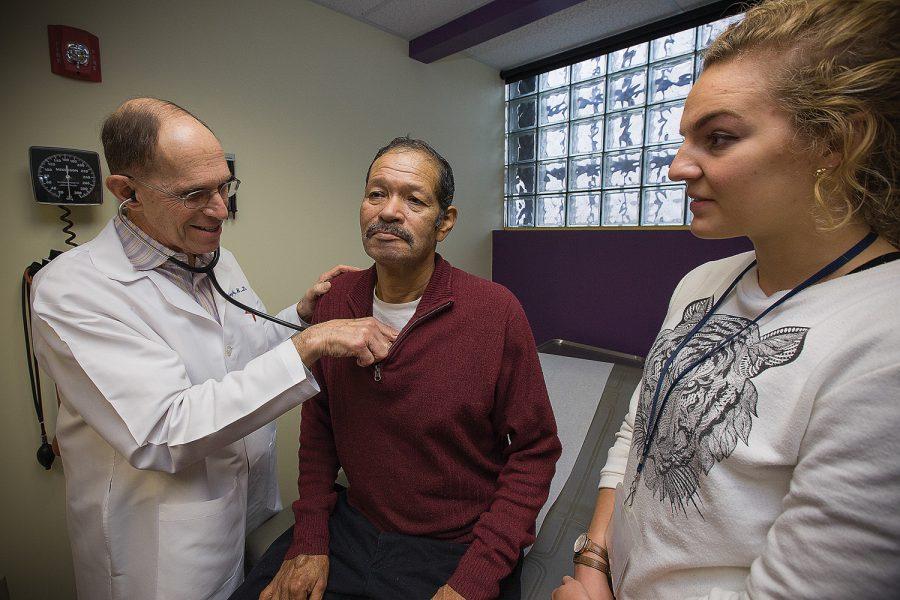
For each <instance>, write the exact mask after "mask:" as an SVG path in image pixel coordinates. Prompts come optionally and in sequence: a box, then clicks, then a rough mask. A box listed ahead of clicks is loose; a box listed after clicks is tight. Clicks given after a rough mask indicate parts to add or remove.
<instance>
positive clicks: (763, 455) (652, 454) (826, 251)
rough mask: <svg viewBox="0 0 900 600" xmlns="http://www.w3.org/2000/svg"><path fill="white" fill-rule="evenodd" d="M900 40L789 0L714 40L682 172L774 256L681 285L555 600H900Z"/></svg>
mask: <svg viewBox="0 0 900 600" xmlns="http://www.w3.org/2000/svg"><path fill="white" fill-rule="evenodd" d="M898 31H900V5H898V3H897V2H896V1H892V0H885V1H878V0H869V1H857V0H809V1H799V0H772V1H766V2H763V3H762V4H761V5H759V6H757V7H755V8H753V9H751V10H750V11H748V12H747V14H746V17H745V18H744V20H743V21H742V22H741V23H739V24H737V25H734V26H732V27H731V28H729V29H728V30H727V31H726V32H725V33H723V34H722V35H721V36H720V37H719V39H717V40H716V41H715V42H714V43H713V45H712V46H711V47H710V48H709V50H708V52H707V54H706V56H705V67H704V71H703V74H702V75H701V76H700V77H699V79H698V80H697V82H696V84H695V85H694V87H693V89H692V91H691V93H690V96H689V97H688V99H687V103H686V106H685V110H684V116H683V118H682V121H681V127H682V131H683V134H684V138H685V139H684V143H683V145H682V147H681V149H680V150H679V151H678V155H677V157H676V158H675V160H674V162H673V163H672V166H671V169H670V170H669V176H670V177H671V178H672V179H675V180H682V181H684V182H686V184H687V194H688V196H690V198H691V205H690V208H691V211H692V213H693V222H692V224H691V230H692V232H693V233H694V234H695V235H697V236H699V237H702V238H727V237H734V236H742V235H743V236H747V237H749V238H750V240H751V241H752V242H753V245H754V249H755V251H753V252H749V253H746V254H742V255H738V256H734V257H731V258H727V259H724V260H720V261H716V262H712V263H708V264H705V265H703V266H701V267H699V268H697V269H695V270H694V271H693V272H691V273H689V274H688V275H687V276H686V277H685V278H684V279H683V280H682V281H681V283H680V284H679V285H678V287H677V288H676V290H675V292H674V294H673V296H672V300H671V302H670V305H669V311H668V314H667V316H666V319H665V321H664V323H663V326H662V331H661V332H660V334H659V336H658V337H657V339H656V342H655V343H654V345H653V348H652V349H651V351H650V353H649V355H648V358H647V363H646V367H645V370H644V378H643V381H642V383H641V385H640V386H639V388H638V390H637V391H636V393H635V396H634V398H633V400H632V405H631V408H630V411H629V414H628V417H627V418H626V420H625V422H624V423H623V425H622V427H621V429H620V431H619V434H618V436H617V441H616V443H615V445H614V447H613V448H612V449H611V450H610V453H609V458H608V461H607V464H606V466H605V468H604V471H603V475H602V479H601V481H600V488H601V489H600V493H599V497H598V500H597V506H596V509H595V512H594V517H593V520H592V522H591V525H590V529H589V530H588V531H587V532H585V533H586V536H584V537H582V538H580V543H579V544H577V546H578V548H579V550H580V551H579V552H578V553H576V555H575V559H576V565H575V573H574V574H575V579H572V578H569V577H567V578H566V579H565V580H564V581H563V585H562V586H561V587H560V588H558V589H557V590H556V591H555V592H554V594H553V599H554V600H570V599H574V598H577V599H579V600H583V599H591V600H601V599H607V598H610V597H612V595H613V594H615V597H616V598H619V599H620V600H622V599H628V598H635V599H642V600H643V599H657V598H659V599H666V600H668V599H675V598H709V599H736V598H792V599H795V598H816V599H822V598H854V599H862V598H896V597H897V594H898V593H900V592H898V590H900V513H898V511H900V261H898V260H896V259H897V258H898V256H900V253H898V252H897V246H898V244H900V203H898V196H897V177H896V168H897V164H898V154H900V152H898V144H897V124H898V110H900V92H898V89H900V84H898V71H900V58H898V36H897V32H898ZM607 549H608V555H609V556H608V559H607V556H606V554H607ZM606 570H611V584H612V585H611V587H612V589H611V587H610V585H609V584H608V581H607V577H606V575H605V574H604V573H603V571H606Z"/></svg>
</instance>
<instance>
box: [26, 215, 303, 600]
mask: <svg viewBox="0 0 900 600" xmlns="http://www.w3.org/2000/svg"><path fill="white" fill-rule="evenodd" d="M215 273H216V277H217V278H218V280H219V282H220V283H221V285H222V288H223V289H224V290H226V291H227V292H229V293H230V294H231V295H233V296H234V297H235V298H236V299H238V300H240V301H242V302H243V303H244V304H248V305H251V306H254V307H258V308H260V309H263V308H264V307H263V305H262V302H260V300H259V298H257V296H256V294H254V293H253V290H251V289H250V284H249V283H248V282H247V279H246V277H245V276H244V273H243V272H242V271H241V269H240V267H239V266H238V264H237V262H236V261H235V260H234V257H233V256H232V254H231V253H230V252H228V251H226V250H222V253H221V259H220V261H219V264H218V266H217V267H216V269H215ZM32 298H33V314H34V320H33V330H34V338H35V341H34V343H35V351H36V354H37V357H38V361H39V363H40V365H41V366H42V368H43V369H44V370H46V371H47V372H48V373H49V374H50V375H51V377H53V379H54V381H55V382H56V383H57V385H58V387H59V393H60V399H61V402H62V404H61V406H60V409H59V416H58V418H57V439H58V440H59V444H60V448H61V452H62V461H63V467H64V470H65V474H66V498H67V516H68V525H69V534H70V537H71V542H72V553H73V557H74V564H75V578H76V585H77V588H78V596H79V598H81V599H82V600H107V599H108V600H120V599H121V600H125V599H127V600H145V599H147V600H149V599H156V600H170V599H171V600H202V599H207V598H209V599H216V600H218V599H225V598H227V597H228V596H229V595H230V594H231V592H232V591H233V590H234V589H235V588H236V587H237V586H238V585H239V584H240V583H241V581H242V579H243V556H244V538H245V532H246V529H247V527H248V526H250V527H253V526H255V525H257V524H259V522H261V521H262V520H264V518H266V517H267V516H268V515H270V514H273V513H274V512H276V511H277V510H279V509H280V507H281V505H280V501H279V494H278V485H277V480H276V477H275V454H274V444H275V425H274V423H272V421H273V420H274V419H275V418H276V417H278V416H279V415H281V414H283V413H284V412H286V411H288V410H289V409H291V408H293V407H295V406H297V405H298V404H300V403H301V402H302V401H303V400H304V399H306V398H309V397H310V396H312V395H314V394H315V393H316V392H318V386H317V385H316V382H315V380H314V379H313V378H312V377H311V375H309V373H308V372H307V371H306V369H305V368H304V367H303V364H302V363H301V361H300V359H299V356H298V355H297V352H296V350H295V349H294V347H293V344H292V343H291V342H290V340H288V337H289V336H290V334H291V333H293V332H292V331H290V330H288V329H287V328H284V327H280V326H276V325H272V324H271V323H270V322H269V321H264V320H263V319H255V318H253V317H252V316H251V315H249V314H248V313H246V312H244V311H243V310H241V309H239V308H237V307H235V306H234V305H232V304H229V303H227V302H225V301H224V300H223V299H222V298H220V297H219V296H218V295H217V296H216V302H217V307H218V311H219V315H220V317H221V321H222V323H221V325H220V324H219V323H218V322H216V321H215V319H213V318H212V317H210V315H209V314H208V313H207V312H206V311H204V310H203V308H202V307H201V306H200V305H199V304H198V303H197V302H196V301H195V300H194V299H193V298H192V297H191V296H190V295H189V294H187V293H186V292H184V291H183V290H181V289H180V288H179V287H178V286H177V285H175V284H174V283H172V282H170V281H169V280H167V279H166V278H165V277H163V276H162V275H160V274H159V273H156V272H154V271H137V270H135V269H134V268H133V267H132V265H131V263H130V262H129V261H128V258H127V257H126V255H125V252H124V250H123V249H122V245H121V243H120V241H119V237H118V235H117V234H116V231H115V228H114V226H113V223H112V222H110V223H109V224H108V225H107V226H106V228H104V230H103V231H102V232H101V233H100V235H98V236H97V237H96V238H95V239H94V240H92V241H90V242H88V243H86V244H84V245H82V246H79V247H78V248H75V249H72V250H69V251H68V252H66V253H65V254H63V255H62V256H60V257H58V258H56V259H55V260H54V261H53V262H52V263H51V264H50V265H48V266H47V267H45V268H44V269H43V270H42V271H41V272H40V273H39V274H38V275H37V277H36V278H35V281H34V288H33V294H32ZM279 316H280V317H281V318H282V319H285V320H290V321H293V322H298V318H297V313H296V310H295V309H294V307H293V306H292V307H289V308H287V309H285V310H284V311H282V312H281V313H280V315H279ZM248 487H249V489H250V495H249V498H248Z"/></svg>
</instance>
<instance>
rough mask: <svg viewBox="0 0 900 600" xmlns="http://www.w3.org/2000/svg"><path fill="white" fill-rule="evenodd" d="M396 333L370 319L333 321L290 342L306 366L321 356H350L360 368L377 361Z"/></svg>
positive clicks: (320, 324) (309, 330)
mask: <svg viewBox="0 0 900 600" xmlns="http://www.w3.org/2000/svg"><path fill="white" fill-rule="evenodd" d="M398 333H399V332H398V331H397V330H396V329H394V328H393V327H388V326H387V325H385V324H384V323H382V322H381V321H379V320H377V319H375V318H373V317H365V318H363V319H334V320H333V321H325V322H324V323H317V324H316V325H313V326H312V327H309V328H308V329H306V330H305V331H301V332H300V333H297V334H294V336H293V337H292V338H291V340H292V341H293V342H294V347H295V348H296V349H297V353H298V354H300V360H302V361H303V364H304V365H306V366H307V367H311V366H312V364H313V363H314V362H316V361H317V360H319V359H320V358H322V357H323V356H329V357H332V358H344V357H351V358H355V359H356V364H358V365H359V366H361V367H368V366H369V365H372V364H375V363H377V362H381V361H382V360H383V359H384V357H385V356H387V354H388V352H389V351H390V349H391V344H392V343H394V340H395V339H397V334H398Z"/></svg>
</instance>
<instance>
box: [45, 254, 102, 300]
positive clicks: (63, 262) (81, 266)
mask: <svg viewBox="0 0 900 600" xmlns="http://www.w3.org/2000/svg"><path fill="white" fill-rule="evenodd" d="M89 244H90V242H88V243H87V244H84V245H82V246H78V247H77V248H72V249H71V250H68V251H66V252H63V253H62V254H60V255H59V256H57V257H56V258H54V259H53V260H51V261H50V262H49V263H48V264H47V265H45V266H44V267H43V268H42V269H41V270H40V271H38V273H37V275H35V277H34V283H33V288H34V290H35V292H37V290H41V289H48V290H49V289H53V288H55V287H56V286H58V285H65V286H66V287H73V288H78V287H80V286H79V285H78V284H79V283H81V282H82V281H81V280H83V278H85V277H88V278H94V277H96V276H97V275H99V272H98V271H97V269H96V268H95V267H94V265H93V263H92V262H91V257H90V252H89Z"/></svg>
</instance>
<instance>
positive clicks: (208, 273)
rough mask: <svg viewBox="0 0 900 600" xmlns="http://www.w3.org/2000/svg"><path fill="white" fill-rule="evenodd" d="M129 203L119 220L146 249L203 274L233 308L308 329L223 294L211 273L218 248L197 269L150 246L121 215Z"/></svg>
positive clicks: (215, 262) (122, 204) (120, 205)
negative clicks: (206, 261)
mask: <svg viewBox="0 0 900 600" xmlns="http://www.w3.org/2000/svg"><path fill="white" fill-rule="evenodd" d="M130 201H131V198H127V199H126V200H125V201H124V202H122V203H121V204H119V209H118V214H119V218H120V219H121V220H122V224H123V225H125V227H126V228H127V229H128V231H130V232H131V233H132V234H133V235H134V237H136V238H137V239H138V240H140V242H141V243H142V244H144V245H145V246H147V247H148V248H150V249H151V250H153V251H154V252H156V253H157V254H159V255H160V256H164V257H165V258H166V260H169V261H172V262H173V263H175V264H176V265H178V266H179V267H181V268H182V269H185V270H187V271H190V272H191V273H203V274H204V275H206V276H207V277H209V280H210V282H212V286H213V289H215V290H216V292H218V294H219V295H220V296H222V298H224V299H225V300H226V301H227V302H230V303H231V304H233V305H234V306H237V307H238V308H241V309H243V310H245V311H247V312H248V313H250V314H252V315H256V316H257V317H260V318H262V319H266V320H267V321H271V322H273V323H275V324H276V325H281V326H282V327H287V328H289V329H293V330H294V331H304V330H305V329H307V328H308V327H309V325H306V324H301V325H297V324H296V323H291V322H289V321H285V320H283V319H279V318H278V317H273V316H272V315H269V314H266V313H264V312H262V311H260V310H257V309H255V308H253V307H251V306H247V305H246V304H244V303H243V302H239V301H237V300H235V299H234V298H232V297H231V296H229V295H228V294H227V293H226V292H225V290H223V289H222V286H221V285H219V280H218V279H216V274H215V272H214V271H213V269H215V267H216V265H217V264H219V254H220V249H219V248H216V250H215V252H213V257H212V258H211V259H210V261H209V262H208V263H206V264H205V265H203V266H199V267H197V266H194V265H189V264H188V263H186V262H184V261H183V260H179V259H177V258H175V257H174V256H169V255H168V254H166V253H165V252H162V251H161V250H160V249H159V248H156V247H154V246H153V245H151V244H150V243H148V242H147V240H145V239H144V238H143V237H142V236H141V235H140V234H138V232H136V231H135V230H134V229H133V228H132V226H131V223H129V222H128V217H126V216H125V214H124V213H123V209H124V207H125V204H126V203H128V202H130Z"/></svg>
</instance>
